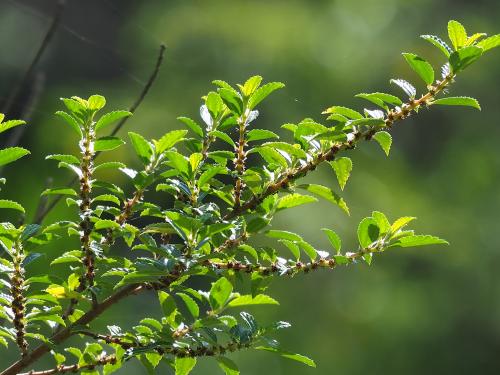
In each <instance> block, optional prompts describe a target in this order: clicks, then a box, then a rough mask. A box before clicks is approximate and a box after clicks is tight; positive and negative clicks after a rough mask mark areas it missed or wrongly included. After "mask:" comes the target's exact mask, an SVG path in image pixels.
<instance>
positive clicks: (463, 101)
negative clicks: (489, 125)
mask: <svg viewBox="0 0 500 375" xmlns="http://www.w3.org/2000/svg"><path fill="white" fill-rule="evenodd" d="M431 104H439V105H462V106H468V107H473V108H476V109H479V110H481V106H480V105H479V102H478V101H477V100H476V99H474V98H469V97H467V96H452V97H448V98H441V99H436V100H434V101H433V102H432V103H431Z"/></svg>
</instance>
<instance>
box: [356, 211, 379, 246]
mask: <svg viewBox="0 0 500 375" xmlns="http://www.w3.org/2000/svg"><path fill="white" fill-rule="evenodd" d="M379 235H380V229H379V227H378V225H377V222H376V221H375V219H373V218H371V217H365V218H364V219H363V220H361V222H360V223H359V225H358V240H359V244H360V245H361V248H363V249H366V248H368V247H369V246H370V245H371V244H372V243H373V242H375V241H376V240H378V237H379Z"/></svg>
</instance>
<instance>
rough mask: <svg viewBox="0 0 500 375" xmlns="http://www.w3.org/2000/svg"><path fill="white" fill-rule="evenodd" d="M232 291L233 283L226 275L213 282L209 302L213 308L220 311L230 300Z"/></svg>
mask: <svg viewBox="0 0 500 375" xmlns="http://www.w3.org/2000/svg"><path fill="white" fill-rule="evenodd" d="M232 291H233V284H231V283H230V282H229V280H228V279H226V278H225V277H221V278H220V279H219V280H217V281H216V282H214V283H212V288H211V289H210V295H209V302H210V306H211V307H212V310H214V311H218V310H220V309H221V308H223V307H224V305H225V304H226V302H227V301H228V300H229V297H230V296H231V293H232Z"/></svg>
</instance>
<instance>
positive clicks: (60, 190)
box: [40, 188, 78, 197]
mask: <svg viewBox="0 0 500 375" xmlns="http://www.w3.org/2000/svg"><path fill="white" fill-rule="evenodd" d="M40 195H42V196H43V195H72V196H74V197H76V196H78V193H77V192H76V191H75V190H74V189H71V188H52V189H45V190H44V191H43V192H42V194H40Z"/></svg>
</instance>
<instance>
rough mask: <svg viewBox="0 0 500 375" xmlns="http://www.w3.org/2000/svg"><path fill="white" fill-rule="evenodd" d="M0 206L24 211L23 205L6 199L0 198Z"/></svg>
mask: <svg viewBox="0 0 500 375" xmlns="http://www.w3.org/2000/svg"><path fill="white" fill-rule="evenodd" d="M0 208H9V209H12V210H17V211H21V212H22V213H23V214H24V213H25V212H26V211H25V210H24V207H23V206H21V205H20V204H19V203H17V202H14V201H10V200H7V199H0Z"/></svg>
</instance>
